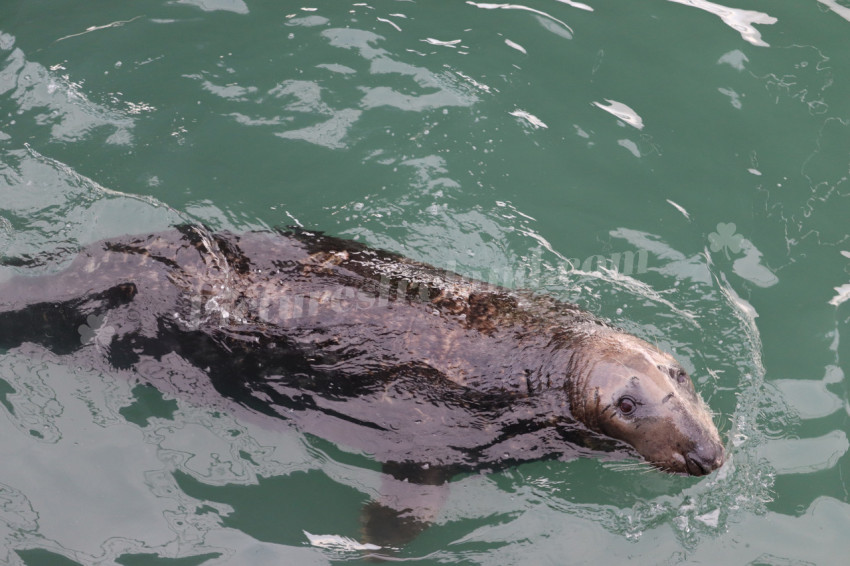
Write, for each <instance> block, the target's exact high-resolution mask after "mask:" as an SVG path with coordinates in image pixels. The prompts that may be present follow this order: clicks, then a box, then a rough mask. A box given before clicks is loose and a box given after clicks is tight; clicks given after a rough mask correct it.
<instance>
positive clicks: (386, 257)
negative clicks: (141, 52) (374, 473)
mask: <svg viewBox="0 0 850 566" xmlns="http://www.w3.org/2000/svg"><path fill="white" fill-rule="evenodd" d="M21 263H26V262H18V264H19V265H20V264H21ZM92 317H94V318H92ZM92 321H94V322H95V323H97V322H99V323H100V324H101V325H102V327H104V328H106V327H107V325H108V329H109V332H108V333H100V334H98V328H90V329H89V330H90V331H91V332H90V334H92V335H93V336H92V337H91V339H90V340H86V339H84V337H83V336H82V334H81V332H82V330H81V329H82V327H83V326H84V325H87V324H89V323H92ZM27 342H34V343H38V344H42V345H43V346H46V347H47V348H48V349H50V350H52V351H53V352H55V353H57V354H62V355H75V356H77V357H78V358H85V359H87V360H88V361H89V362H90V363H91V364H92V365H94V366H95V367H99V368H103V369H104V371H112V372H127V373H129V374H131V377H132V378H136V379H139V378H141V379H143V380H144V381H146V382H148V383H150V384H152V385H154V386H155V387H157V388H159V389H161V390H163V391H167V392H170V393H173V394H175V395H178V396H183V397H187V398H189V399H191V400H192V401H194V402H199V403H208V404H212V405H216V404H218V405H221V404H225V405H227V406H228V407H229V408H230V409H231V410H234V411H237V412H238V411H242V413H240V414H247V415H252V416H255V417H261V418H264V419H269V418H271V419H274V420H276V421H279V420H280V419H286V420H290V421H293V422H294V423H295V424H296V426H297V427H298V428H299V429H301V430H303V431H305V432H310V433H313V434H316V435H318V436H321V437H324V438H327V439H328V440H331V441H333V442H336V443H338V444H342V445H346V446H349V447H352V448H354V449H357V450H360V451H363V452H365V453H367V454H370V455H372V456H373V457H374V458H375V459H377V460H378V461H380V462H382V464H383V466H384V471H385V472H386V473H387V476H386V478H387V479H386V481H385V482H384V485H383V486H382V489H381V497H380V499H379V500H378V501H376V502H373V503H372V504H370V505H369V506H368V507H367V512H366V513H365V515H364V523H365V532H366V536H367V538H368V539H369V540H372V541H375V542H377V543H379V544H400V543H403V542H404V541H406V540H409V539H410V538H412V537H413V536H415V534H416V533H417V532H418V531H420V530H421V529H422V528H424V526H425V525H427V524H428V522H429V521H430V520H431V519H432V518H433V517H434V515H435V514H436V512H437V510H438V509H439V505H440V500H441V499H442V498H443V497H445V491H444V490H443V489H441V488H440V487H439V486H441V485H442V484H444V483H445V482H446V481H447V480H448V479H449V478H450V477H451V476H452V475H454V474H456V473H458V472H461V471H465V470H486V469H496V468H501V467H505V466H509V465H513V464H516V463H519V462H523V461H529V460H536V459H542V458H572V457H575V456H579V455H595V456H598V457H614V458H622V457H629V456H633V455H634V454H635V453H636V454H637V455H639V456H640V457H642V458H643V459H644V460H646V461H647V462H649V463H650V464H652V465H653V466H655V467H657V468H659V469H661V470H665V471H668V472H674V473H680V474H690V475H696V476H699V475H704V474H708V473H710V472H711V471H713V470H715V469H717V468H718V467H720V466H721V465H722V463H723V461H724V447H723V443H722V442H721V440H720V437H719V435H718V432H717V429H716V427H715V425H714V423H713V422H712V417H711V413H710V411H709V409H708V407H707V406H706V404H705V403H704V402H703V401H702V399H701V398H700V397H699V395H698V394H697V393H696V391H695V390H694V385H693V382H692V381H691V378H690V377H689V376H688V375H687V373H686V372H685V370H684V369H683V368H682V366H681V365H680V364H679V363H678V362H677V361H676V360H675V359H674V358H673V357H672V356H671V355H669V354H667V353H665V352H662V351H660V350H659V349H658V348H656V347H655V346H653V345H652V344H649V343H647V342H645V341H643V340H641V339H639V338H637V337H635V336H632V335H630V334H627V333H624V332H622V331H620V330H618V329H616V328H614V327H612V326H610V325H609V324H607V323H605V322H602V321H600V320H599V319H597V318H595V317H593V316H592V315H590V314H589V313H587V312H585V311H582V310H581V309H579V308H578V307H576V306H575V305H572V304H568V303H563V302H559V301H556V300H554V299H552V298H550V297H547V296H541V295H536V294H532V293H529V292H525V291H514V290H508V289H505V288H501V287H494V286H491V285H487V284H484V283H481V282H477V281H472V280H466V279H463V278H461V277H460V276H458V275H456V274H453V273H448V272H445V271H441V270H438V269H436V268H434V267H431V266H429V265H425V264H422V263H418V262H415V261H411V260H409V259H406V258H404V257H402V256H399V255H396V254H392V253H388V252H384V251H380V250H374V249H370V248H368V247H366V246H364V245H362V244H359V243H356V242H351V241H346V240H340V239H336V238H331V237H327V236H324V235H322V234H319V233H314V232H307V231H292V232H282V233H281V232H251V233H246V234H241V235H237V234H232V233H228V232H223V233H217V234H213V233H210V232H209V231H207V230H206V229H204V228H202V227H197V226H182V227H178V228H177V229H175V230H172V231H167V232H162V233H156V234H150V235H144V236H135V237H123V238H116V239H110V240H105V241H102V242H99V243H96V244H93V245H91V246H89V247H87V248H86V249H84V250H83V251H81V252H80V254H79V255H78V256H77V257H76V258H75V259H74V261H73V262H72V263H71V264H70V266H69V267H67V268H66V269H65V270H64V271H62V272H60V273H58V274H55V275H48V276H41V277H26V276H17V277H15V278H13V279H12V280H11V281H9V282H7V283H5V284H3V285H2V286H0V347H5V348H11V347H15V346H18V345H20V344H22V343H27ZM205 384H209V385H211V387H209V386H205Z"/></svg>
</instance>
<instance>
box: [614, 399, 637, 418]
mask: <svg viewBox="0 0 850 566" xmlns="http://www.w3.org/2000/svg"><path fill="white" fill-rule="evenodd" d="M617 408H618V409H620V412H621V413H623V414H624V415H631V414H632V413H634V412H635V409H637V403H636V402H635V400H634V399H632V398H631V397H621V398H620V400H619V401H617Z"/></svg>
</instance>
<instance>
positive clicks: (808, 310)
mask: <svg viewBox="0 0 850 566" xmlns="http://www.w3.org/2000/svg"><path fill="white" fill-rule="evenodd" d="M689 3H690V4H694V5H686V3H685V2H684V1H683V2H673V1H665V0H645V1H640V2H638V1H625V0H609V1H602V0H587V1H586V5H585V4H579V3H578V2H572V3H569V2H558V1H555V0H535V1H533V2H530V3H527V4H521V5H520V4H504V5H495V4H477V5H476V4H473V3H465V2H463V1H461V0H455V1H443V2H396V1H388V0H387V1H379V2H367V3H360V2H358V3H353V2H320V3H306V4H305V3H288V2H274V1H272V0H256V1H253V0H244V1H243V0H183V1H171V2H163V1H153V0H138V1H135V2H106V1H88V2H82V1H66V2H55V1H51V2H48V1H35V0H28V1H15V0H6V1H4V2H3V3H2V4H0V168H1V169H0V255H5V256H10V257H22V256H29V257H43V256H44V254H47V253H56V252H61V251H62V250H73V249H76V248H78V247H79V246H80V245H83V244H85V243H88V242H91V241H94V240H96V239H99V238H102V237H106V236H114V235H119V234H126V233H136V232H144V231H150V230H156V229H161V228H164V227H166V226H168V225H170V224H174V223H177V222H185V221H187V220H194V221H200V222H204V223H206V224H208V225H210V226H212V227H214V228H230V229H236V230H247V229H254V228H262V227H271V226H285V225H294V224H300V225H304V226H307V227H310V228H315V229H321V230H325V231H327V232H329V233H332V234H336V235H341V236H345V237H350V238H356V239H359V240H360V241H363V242H366V243H368V244H370V245H374V246H379V247H383V248H387V249H391V250H394V251H398V252H402V253H404V254H405V255H407V256H410V257H413V258H415V259H418V260H424V261H427V262H430V263H433V264H436V265H438V266H441V267H446V268H449V269H453V270H456V271H459V272H461V273H463V274H465V275H469V276H475V277H480V278H485V279H489V280H492V281H495V282H499V283H502V284H507V285H513V286H525V287H531V288H533V289H536V290H539V291H545V292H548V293H551V294H553V295H555V296H557V297H559V298H563V299H567V300H571V301H575V302H577V303H579V304H580V305H582V306H583V307H585V308H587V309H589V310H592V311H594V312H596V313H598V314H599V315H601V316H603V317H605V318H608V319H610V320H612V321H614V322H616V323H617V324H619V325H621V326H623V327H625V328H627V329H628V330H630V331H632V332H634V333H636V334H638V335H640V336H642V337H644V338H646V339H648V340H652V341H655V342H657V343H658V344H659V345H660V346H662V347H664V348H667V349H670V350H673V351H675V352H676V354H677V356H678V357H679V359H680V360H681V361H682V362H683V363H684V365H685V367H686V368H687V369H688V370H689V371H691V373H692V374H693V375H694V377H695V381H696V382H697V388H698V389H699V390H700V391H701V392H702V394H703V396H704V397H705V398H706V399H707V400H708V401H709V404H710V405H711V406H712V409H714V410H715V411H716V412H717V413H718V416H717V421H718V423H720V425H721V429H722V433H723V435H724V437H725V438H727V439H728V445H729V448H730V455H731V457H730V461H729V462H728V463H727V464H726V465H725V466H724V467H723V468H722V469H721V470H720V471H719V472H717V473H715V474H713V475H711V476H708V477H706V478H701V479H694V478H682V477H671V476H667V475H665V474H662V473H660V472H646V470H644V469H642V468H639V469H632V468H630V467H622V466H614V465H611V464H604V463H602V462H599V461H596V460H593V459H583V460H576V461H572V462H540V463H533V464H528V465H523V466H520V467H518V468H515V469H511V470H507V471H505V472H501V473H496V474H491V475H472V476H467V477H463V478H458V479H457V480H456V481H455V482H454V483H453V484H452V493H451V496H450V498H449V500H448V502H447V504H446V506H445V507H444V508H443V510H442V511H441V514H440V516H439V519H438V520H437V522H436V524H435V525H434V526H433V527H432V528H431V529H429V530H428V531H426V532H425V533H423V534H422V535H421V536H420V537H419V538H417V539H416V540H415V541H414V542H413V543H411V545H410V546H409V547H407V548H405V549H404V550H402V551H401V552H400V553H399V556H400V557H403V558H407V559H408V560H410V561H411V562H414V563H417V564H437V563H441V564H445V563H448V564H494V565H501V564H597V563H602V562H603V561H604V562H605V563H610V562H612V561H616V562H622V561H628V562H629V563H630V564H679V563H684V564H690V563H702V564H718V563H722V564H818V565H822V564H844V563H846V560H847V555H848V551H850V537H848V533H850V491H848V482H850V479H847V478H850V457H848V455H847V452H848V447H850V443H848V439H847V434H848V430H850V422H848V413H850V392H848V379H847V377H846V376H845V372H844V369H843V368H844V367H845V366H846V360H847V359H848V357H850V346H848V335H850V304H848V303H850V301H846V299H848V297H850V237H848V220H850V181H848V175H850V3H848V2H847V1H846V0H832V1H827V0H820V1H815V0H806V1H801V0H795V1H790V0H779V1H773V2H765V1H755V0H751V1H744V0H735V3H734V5H730V6H728V7H729V8H734V10H726V11H723V10H721V8H722V7H720V6H719V5H717V4H711V3H709V2H699V1H697V0H692V1H691V2H689ZM585 8H592V10H588V9H585ZM721 15H722V16H723V18H721ZM724 18H725V19H724ZM609 101H613V103H614V106H611V103H610V102H609ZM619 105H625V107H622V106H619ZM606 108H608V110H612V111H615V112H616V111H617V109H618V108H620V109H621V110H623V111H625V114H623V113H622V112H620V115H619V116H617V115H615V114H614V113H612V112H610V111H608V110H606ZM61 257H64V256H61ZM606 258H607V261H606ZM600 262H601V263H602V265H603V267H604V266H607V267H615V268H616V270H613V271H612V270H604V269H599V265H600ZM3 269H4V270H5V271H2V272H0V276H2V277H6V276H8V274H9V273H10V272H11V271H12V270H11V268H3ZM36 269H39V268H36ZM41 269H50V267H45V268H41ZM845 301H846V302H845ZM175 403H176V404H175ZM0 455H2V457H0V541H2V544H0V562H2V563H8V564H13V565H23V564H25V565H28V566H30V565H36V564H38V565H41V564H83V565H95V564H97V565H101V564H103V565H107V564H135V565H142V564H144V565H160V564H205V565H212V564H237V565H238V564H251V565H255V564H256V565H265V564H299V565H300V564H327V563H330V562H336V561H346V562H352V561H353V562H358V561H360V560H361V558H360V554H359V553H358V552H357V551H352V550H346V549H344V548H342V547H340V546H339V545H337V546H336V547H333V548H327V547H323V546H321V545H317V544H311V543H310V539H309V538H308V537H307V535H306V534H305V531H306V532H308V533H312V534H314V535H335V536H337V537H351V538H353V539H357V538H359V530H358V516H359V512H360V506H361V505H362V504H363V503H364V502H365V501H367V500H368V499H369V498H370V496H371V495H373V494H374V493H375V492H376V490H377V489H378V487H379V486H380V474H379V472H378V466H377V465H376V464H375V463H374V462H372V461H371V460H369V459H368V458H367V457H365V456H363V455H358V454H352V453H350V452H348V451H346V450H345V448H344V447H336V446H333V445H331V444H329V443H327V442H326V441H323V440H321V439H317V438H312V437H305V436H304V435H301V434H299V433H298V432H297V431H295V430H293V429H290V428H287V427H285V426H283V427H281V429H280V430H267V429H265V428H263V427H258V426H255V425H254V424H252V423H249V422H240V421H238V420H236V419H234V418H233V417H232V416H231V415H227V414H224V413H219V412H216V411H215V410H214V409H211V408H209V407H198V406H192V405H191V404H189V403H187V402H185V401H184V400H180V399H177V400H174V399H170V398H167V397H166V398H163V397H162V396H159V395H158V394H157V393H156V392H153V391H150V390H149V389H147V388H144V387H139V386H138V385H136V384H133V383H127V382H126V381H121V380H115V379H112V378H110V376H109V375H101V374H97V373H93V372H91V371H87V370H84V369H78V368H74V367H68V366H67V365H63V363H62V360H61V359H60V358H55V357H53V356H51V355H49V354H46V353H44V352H42V351H39V350H37V349H36V348H34V347H33V348H27V347H24V348H21V349H17V350H14V351H10V352H8V353H5V354H3V355H2V356H0Z"/></svg>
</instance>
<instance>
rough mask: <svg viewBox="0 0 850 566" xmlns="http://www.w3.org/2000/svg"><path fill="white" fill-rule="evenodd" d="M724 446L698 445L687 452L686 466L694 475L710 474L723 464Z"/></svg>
mask: <svg viewBox="0 0 850 566" xmlns="http://www.w3.org/2000/svg"><path fill="white" fill-rule="evenodd" d="M723 460H724V457H723V447H722V446H719V447H715V446H698V447H697V448H696V450H694V451H692V452H688V453H687V454H685V466H686V467H687V469H688V473H689V474H690V475H692V476H704V475H706V474H710V473H711V472H713V471H714V470H716V469H717V468H719V467H720V466H722V465H723Z"/></svg>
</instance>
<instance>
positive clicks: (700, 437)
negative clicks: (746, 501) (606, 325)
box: [569, 331, 725, 476]
mask: <svg viewBox="0 0 850 566" xmlns="http://www.w3.org/2000/svg"><path fill="white" fill-rule="evenodd" d="M583 342H584V343H583V344H582V346H581V347H579V348H578V351H579V352H580V353H581V361H580V362H579V364H578V365H579V367H578V368H577V371H576V372H575V373H574V374H573V379H572V380H571V384H570V386H569V387H570V388H571V391H569V393H570V400H571V401H570V405H571V409H572V411H573V415H574V416H575V417H577V418H578V419H579V420H581V421H582V422H584V423H585V424H586V425H587V426H588V427H589V428H591V429H593V430H595V431H597V432H601V433H603V434H605V435H607V436H610V437H612V438H616V439H618V440H622V441H623V442H626V443H628V444H630V445H631V446H633V447H634V449H635V450H636V451H637V452H638V453H639V454H640V455H641V456H642V457H643V458H644V459H645V460H646V461H647V462H649V463H650V464H652V465H654V466H656V467H657V468H660V469H662V470H664V471H667V472H673V473H680V474H689V475H693V476H702V475H706V474H709V473H711V472H712V471H714V470H716V469H717V468H719V467H720V466H721V465H723V461H724V458H725V455H724V448H723V443H722V442H721V440H720V435H719V434H718V432H717V427H715V425H714V422H713V421H712V415H711V411H710V410H709V408H708V406H707V405H706V404H705V402H704V401H703V400H702V398H701V397H700V396H699V394H697V392H696V390H695V389H694V384H693V381H691V378H690V376H689V375H688V374H687V372H686V371H685V370H684V368H682V366H681V364H679V362H677V361H676V360H675V358H673V356H671V355H670V354H668V353H666V352H663V351H661V350H659V349H658V348H656V347H655V346H653V345H651V344H649V343H647V342H645V341H643V340H641V339H639V338H636V337H634V336H631V335H629V334H625V333H621V332H615V331H612V332H610V333H597V334H594V335H593V338H592V339H591V340H584V341H583Z"/></svg>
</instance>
